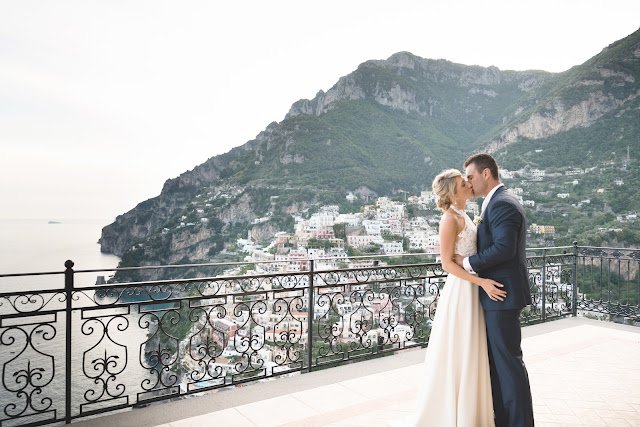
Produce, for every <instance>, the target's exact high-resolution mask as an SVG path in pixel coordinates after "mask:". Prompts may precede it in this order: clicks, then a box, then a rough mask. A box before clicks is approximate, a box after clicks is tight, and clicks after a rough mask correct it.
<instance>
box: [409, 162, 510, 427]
mask: <svg viewBox="0 0 640 427" xmlns="http://www.w3.org/2000/svg"><path fill="white" fill-rule="evenodd" d="M432 187H433V191H434V193H435V194H436V195H437V196H438V202H437V205H438V207H439V208H440V209H441V210H442V211H443V215H442V219H441V221H440V248H441V257H442V267H443V269H444V270H445V271H446V272H447V273H449V275H448V277H447V280H446V282H445V284H444V288H443V290H442V292H441V295H440V297H439V301H438V308H437V310H436V314H435V318H434V321H433V325H432V328H431V335H430V337H429V345H428V346H427V353H426V356H425V361H424V368H423V374H422V381H421V383H420V391H419V393H418V395H417V400H416V410H415V412H414V413H413V415H412V416H411V417H410V418H409V419H408V420H405V421H404V422H402V424H403V425H404V424H405V423H407V424H409V425H416V426H493V425H494V421H493V404H492V398H491V380H490V377H489V359H488V351H487V335H486V330H485V321H484V311H483V309H482V306H481V305H480V299H479V297H478V287H481V288H482V292H486V293H487V294H488V295H489V297H490V298H491V299H492V300H495V301H502V300H503V299H504V297H505V296H506V292H505V291H503V290H501V289H500V288H501V287H502V285H501V284H500V283H498V282H495V281H493V280H490V279H483V278H480V277H477V276H474V275H471V274H469V273H467V272H466V271H465V270H464V269H463V268H462V267H460V266H458V265H457V264H456V263H455V262H454V261H453V255H454V254H460V255H462V256H470V255H473V254H475V253H476V225H475V224H474V223H473V222H472V221H471V219H470V218H469V216H468V215H467V214H466V213H465V204H466V202H467V200H468V199H470V198H472V197H475V195H474V194H473V189H472V187H471V185H470V184H469V183H468V182H467V181H465V180H464V179H463V178H462V174H461V173H460V171H458V170H456V169H448V170H445V171H444V172H442V173H440V174H439V175H438V176H436V178H435V179H434V181H433V186H432Z"/></svg>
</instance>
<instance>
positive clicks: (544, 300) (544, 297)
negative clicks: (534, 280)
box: [540, 249, 547, 322]
mask: <svg viewBox="0 0 640 427" xmlns="http://www.w3.org/2000/svg"><path fill="white" fill-rule="evenodd" d="M540 310H541V311H542V313H540V318H541V319H542V321H543V322H544V321H545V320H546V319H547V250H546V249H543V250H542V305H541V306H540Z"/></svg>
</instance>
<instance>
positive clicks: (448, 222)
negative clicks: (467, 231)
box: [440, 209, 464, 234]
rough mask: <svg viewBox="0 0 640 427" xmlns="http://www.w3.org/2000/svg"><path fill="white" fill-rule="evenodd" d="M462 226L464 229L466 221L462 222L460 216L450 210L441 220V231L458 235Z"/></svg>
mask: <svg viewBox="0 0 640 427" xmlns="http://www.w3.org/2000/svg"><path fill="white" fill-rule="evenodd" d="M461 223H462V224H461ZM461 226H462V228H464V220H462V218H461V217H460V215H458V214H456V213H455V212H452V211H451V210H450V209H448V210H447V211H445V212H444V213H443V214H442V218H440V229H445V230H451V231H455V232H456V234H457V233H458V232H460V230H461Z"/></svg>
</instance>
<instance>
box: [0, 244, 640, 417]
mask: <svg viewBox="0 0 640 427" xmlns="http://www.w3.org/2000/svg"><path fill="white" fill-rule="evenodd" d="M303 261H304V265H303V264H301V263H300V261H299V260H296V263H295V264H290V263H287V262H282V261H277V262H276V261H265V262H259V263H258V262H256V263H251V264H246V263H231V264H224V265H222V264H195V265H182V266H150V267H135V268H123V269H114V270H74V269H73V267H74V264H73V262H72V261H67V262H66V263H65V266H66V270H65V271H60V272H51V273H26V274H3V275H0V290H2V292H1V293H0V315H1V317H0V366H2V372H1V375H2V387H1V388H0V407H1V413H0V425H2V426H5V425H7V426H8V425H43V424H49V423H54V422H66V423H70V422H71V421H72V420H74V419H78V418H82V417H87V416H93V415H97V414H100V413H106V412H110V411H115V410H120V409H124V408H128V407H136V406H144V405H146V404H149V403H152V402H156V401H160V400H166V399H173V398H180V397H184V396H189V395H193V394H197V393H202V392H205V391H210V390H214V389H219V388H224V387H230V386H231V387H233V386H236V385H239V384H243V383H247V382H253V381H260V380H264V379H268V378H271V377H276V376H281V375H290V374H294V373H300V372H303V373H304V372H309V371H311V370H317V369H323V368H326V367H331V366H334V365H337V364H344V363H349V362H352V361H357V360H362V359H365V358H372V357H382V356H385V355H387V354H390V353H393V352H396V351H401V350H405V349H409V348H413V347H417V346H425V345H427V344H428V340H429V331H430V325H431V320H432V319H433V316H434V313H435V310H436V306H437V301H438V295H439V293H440V290H441V287H442V285H443V283H444V280H445V278H446V275H447V274H446V272H444V271H443V270H442V266H441V265H440V264H439V263H433V262H425V260H424V259H422V260H420V259H417V258H416V257H415V256H413V257H411V258H407V257H404V258H402V257H381V256H371V257H360V258H357V259H355V258H350V259H341V260H336V259H332V260H330V259H317V260H314V259H311V260H303ZM527 261H528V267H529V278H530V286H531V292H532V296H533V304H532V305H531V306H530V307H528V308H527V309H525V310H524V311H523V313H522V317H521V320H522V323H523V324H525V325H526V324H531V323H538V322H545V321H549V320H552V319H557V318H561V317H565V316H571V315H573V316H576V315H578V314H579V313H580V314H581V315H584V316H589V317H598V318H607V319H613V320H619V321H625V322H626V323H632V324H633V323H635V322H638V321H640V301H639V296H640V278H639V277H638V270H639V267H640V265H639V262H640V250H636V249H620V248H602V247H584V246H578V245H577V244H574V245H573V246H567V247H554V248H540V249H530V254H529V256H528V258H527ZM225 268H226V269H233V268H235V269H236V270H234V272H233V274H232V273H231V272H229V270H227V271H226V272H222V273H221V271H222V269H225ZM292 268H293V269H295V270H298V269H300V268H301V270H300V271H293V272H292V271H286V270H287V269H292ZM282 270H284V271H282ZM105 272H107V273H109V272H115V276H114V277H112V278H111V279H110V280H108V281H107V282H106V283H104V284H96V285H93V284H86V285H83V284H80V283H79V282H80V281H79V280H78V278H79V277H85V278H86V277H87V275H89V276H91V275H93V277H94V278H95V274H96V273H103V274H104V273H105ZM177 272H179V273H177ZM212 272H214V273H215V274H213V273H212ZM176 273H177V274H176ZM43 277H48V278H51V277H58V279H59V281H60V283H61V285H62V284H64V287H62V286H60V287H56V286H55V285H53V286H52V287H51V288H45V287H43V286H40V287H39V288H38V285H37V283H36V284H35V287H34V285H33V283H32V284H31V285H29V286H26V285H24V286H23V285H21V284H20V283H21V282H20V281H23V280H25V279H31V280H36V281H37V280H41V279H42V278H43ZM166 277H181V278H179V279H175V278H169V279H167V278H166ZM141 278H144V280H141ZM149 279H153V280H149ZM123 280H124V282H123ZM100 282H102V281H101V280H99V281H98V283H100ZM7 289H11V290H10V291H9V290H7Z"/></svg>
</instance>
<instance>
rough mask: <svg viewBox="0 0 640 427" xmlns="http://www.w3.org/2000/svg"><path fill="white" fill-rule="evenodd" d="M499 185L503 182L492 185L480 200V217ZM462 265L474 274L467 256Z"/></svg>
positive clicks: (501, 185)
mask: <svg viewBox="0 0 640 427" xmlns="http://www.w3.org/2000/svg"><path fill="white" fill-rule="evenodd" d="M500 187H504V184H503V183H500V184H498V185H496V186H495V187H493V188H492V189H491V191H489V194H487V197H485V198H484V200H483V201H482V208H481V211H480V218H482V217H484V209H485V208H486V207H487V205H488V204H489V201H490V200H491V198H492V197H493V195H494V194H495V192H496V190H497V189H498V188H500ZM462 266H463V267H464V269H465V270H467V272H469V273H471V274H476V272H475V271H473V268H471V264H470V263H469V257H465V258H464V259H463V260H462Z"/></svg>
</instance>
